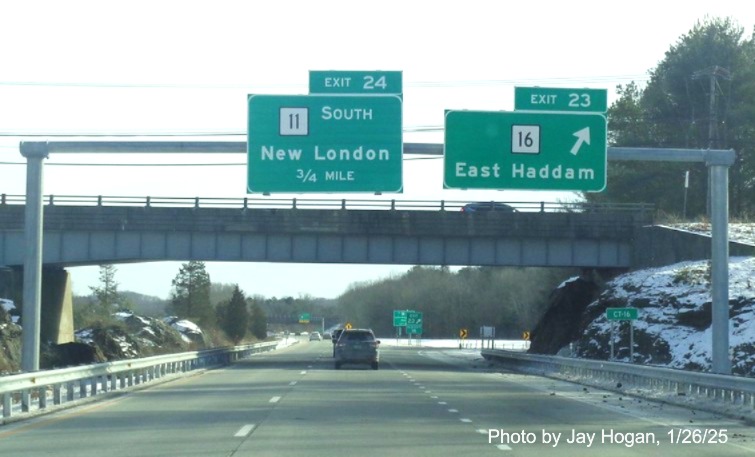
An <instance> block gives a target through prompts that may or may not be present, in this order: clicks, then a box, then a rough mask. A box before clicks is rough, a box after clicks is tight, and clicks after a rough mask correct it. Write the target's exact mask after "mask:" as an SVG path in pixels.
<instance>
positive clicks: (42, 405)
mask: <svg viewBox="0 0 755 457" xmlns="http://www.w3.org/2000/svg"><path fill="white" fill-rule="evenodd" d="M38 393H39V409H46V408H47V387H40V388H39V391H38Z"/></svg>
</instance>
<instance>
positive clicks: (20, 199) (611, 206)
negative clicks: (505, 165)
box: [0, 194, 654, 213]
mask: <svg viewBox="0 0 755 457" xmlns="http://www.w3.org/2000/svg"><path fill="white" fill-rule="evenodd" d="M25 201H26V197H25V196H24V195H9V194H0V205H23V204H24V203H25ZM42 201H43V203H44V204H45V205H60V206H67V205H76V206H144V207H152V206H154V207H184V208H239V209H249V208H279V209H280V208H283V209H296V208H300V209H308V208H309V209H351V210H430V211H445V210H450V211H460V210H461V208H462V207H463V206H464V205H466V204H468V203H470V202H468V201H453V200H440V201H433V200H396V199H390V200H388V199H316V198H248V197H245V198H220V197H152V196H103V195H95V196H92V195H45V196H44V197H43V200H42ZM505 203H507V204H509V205H510V206H512V207H514V208H516V210H517V211H521V212H602V211H629V212H647V213H651V212H652V211H653V210H654V207H653V205H651V204H648V203H587V202H545V201H541V202H505Z"/></svg>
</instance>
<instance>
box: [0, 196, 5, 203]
mask: <svg viewBox="0 0 755 457" xmlns="http://www.w3.org/2000/svg"><path fill="white" fill-rule="evenodd" d="M4 204H5V194H2V195H0V205H4Z"/></svg>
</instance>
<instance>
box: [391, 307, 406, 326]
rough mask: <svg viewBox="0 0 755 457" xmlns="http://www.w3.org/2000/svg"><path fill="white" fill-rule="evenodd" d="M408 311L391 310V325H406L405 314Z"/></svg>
mask: <svg viewBox="0 0 755 457" xmlns="http://www.w3.org/2000/svg"><path fill="white" fill-rule="evenodd" d="M407 313H408V311H400V310H396V311H393V326H394V327H406V314H407Z"/></svg>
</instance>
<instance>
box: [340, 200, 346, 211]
mask: <svg viewBox="0 0 755 457" xmlns="http://www.w3.org/2000/svg"><path fill="white" fill-rule="evenodd" d="M341 209H346V199H345V198H344V199H342V200H341Z"/></svg>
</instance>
